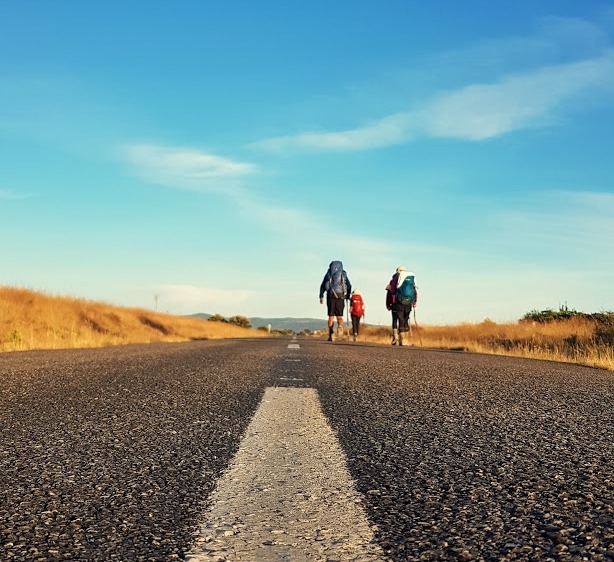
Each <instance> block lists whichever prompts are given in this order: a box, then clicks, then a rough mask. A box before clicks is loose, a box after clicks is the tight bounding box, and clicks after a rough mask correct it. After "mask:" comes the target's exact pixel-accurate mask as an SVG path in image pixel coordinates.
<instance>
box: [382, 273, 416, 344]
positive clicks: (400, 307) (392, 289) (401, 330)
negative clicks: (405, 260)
mask: <svg viewBox="0 0 614 562" xmlns="http://www.w3.org/2000/svg"><path fill="white" fill-rule="evenodd" d="M407 277H411V278H412V279H411V280H413V278H414V274H413V272H411V271H407V269H406V268H405V266H402V265H400V266H399V267H397V270H396V272H395V274H394V275H393V276H392V279H391V280H390V283H388V285H386V308H387V309H388V310H390V312H391V313H392V339H391V341H390V343H391V344H392V345H396V344H397V343H398V344H399V345H405V343H406V341H407V340H406V337H405V334H406V333H407V332H409V315H410V314H411V309H412V307H413V306H415V305H416V299H414V300H413V301H412V302H409V303H403V302H400V301H399V300H398V299H397V290H398V289H399V287H401V286H402V285H403V282H404V281H405V279H406V278H407ZM414 290H415V289H414ZM416 297H417V293H416Z"/></svg>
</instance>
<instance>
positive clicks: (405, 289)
mask: <svg viewBox="0 0 614 562" xmlns="http://www.w3.org/2000/svg"><path fill="white" fill-rule="evenodd" d="M401 273H402V274H405V273H406V275H405V277H401V276H399V281H400V282H401V283H400V284H399V285H398V286H397V293H396V302H399V303H401V304H405V305H407V304H411V305H414V304H415V303H416V301H417V300H418V291H417V290H416V282H415V279H414V274H413V273H411V272H404V271H403V272H401Z"/></svg>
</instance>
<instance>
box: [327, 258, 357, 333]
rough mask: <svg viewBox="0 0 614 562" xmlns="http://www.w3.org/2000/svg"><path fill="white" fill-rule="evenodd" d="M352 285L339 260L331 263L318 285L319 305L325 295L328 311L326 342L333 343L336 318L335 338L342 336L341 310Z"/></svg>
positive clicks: (348, 296)
mask: <svg viewBox="0 0 614 562" xmlns="http://www.w3.org/2000/svg"><path fill="white" fill-rule="evenodd" d="M351 291H352V285H351V284H350V280H349V279H348V276H347V273H346V272H345V270H344V269H343V263H341V261H339V260H335V261H331V262H330V265H329V266H328V271H327V272H326V273H325V274H324V279H322V283H321V284H320V304H322V303H323V302H324V293H326V307H327V310H328V341H333V326H334V324H335V318H337V337H338V338H340V337H341V336H342V335H343V309H344V307H345V301H346V300H349V298H350V293H351Z"/></svg>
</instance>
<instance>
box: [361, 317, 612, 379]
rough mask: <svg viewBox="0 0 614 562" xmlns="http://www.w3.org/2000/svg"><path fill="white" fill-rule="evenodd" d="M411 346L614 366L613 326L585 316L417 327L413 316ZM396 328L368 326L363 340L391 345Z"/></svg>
mask: <svg viewBox="0 0 614 562" xmlns="http://www.w3.org/2000/svg"><path fill="white" fill-rule="evenodd" d="M412 324H413V325H412V339H411V342H412V345H415V346H423V347H432V348H438V349H455V350H463V351H473V352H478V353H492V354H498V355H513V356H519V357H531V358H536V359H548V360H553V361H564V362H571V363H580V364H583V365H590V366H593V367H601V368H605V369H610V370H614V346H613V345H612V344H613V343H614V327H612V328H611V329H610V331H608V332H606V333H605V336H606V337H603V335H604V334H603V327H600V326H599V325H598V324H597V323H596V322H594V321H591V320H589V319H585V318H570V319H569V320H565V321H555V322H548V323H540V322H516V323H511V324H497V323H496V322H492V321H490V320H486V321H484V322H480V323H463V324H458V325H452V326H421V325H419V326H416V324H415V323H414V322H413V320H412ZM391 333H392V331H391V329H390V328H387V327H382V326H365V327H364V328H363V330H362V332H361V339H364V340H366V341H372V342H377V343H384V344H390V336H391Z"/></svg>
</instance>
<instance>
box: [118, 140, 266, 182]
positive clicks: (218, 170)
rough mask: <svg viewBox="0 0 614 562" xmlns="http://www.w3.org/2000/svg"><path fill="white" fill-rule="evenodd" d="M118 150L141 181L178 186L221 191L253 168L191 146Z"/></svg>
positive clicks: (128, 147)
mask: <svg viewBox="0 0 614 562" xmlns="http://www.w3.org/2000/svg"><path fill="white" fill-rule="evenodd" d="M121 152H122V156H123V158H124V159H125V160H126V161H127V162H128V163H129V164H131V165H132V166H133V168H134V169H135V171H136V173H137V174H138V175H139V176H140V177H141V178H143V179H144V180H145V181H149V182H152V183H156V184H161V185H165V186H168V187H176V188H180V189H190V190H196V191H208V192H222V193H224V192H226V191H227V190H228V189H229V188H231V187H238V186H240V185H241V183H240V180H241V179H242V178H244V177H246V176H250V175H253V174H254V173H256V171H257V169H256V166H255V165H254V164H251V163H248V162H239V161H236V160H231V159H229V158H224V157H221V156H217V155H215V154H210V153H207V152H204V151H201V150H197V149H194V148H177V147H169V146H160V145H152V144H135V145H128V146H124V147H123V148H122V150H121Z"/></svg>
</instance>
